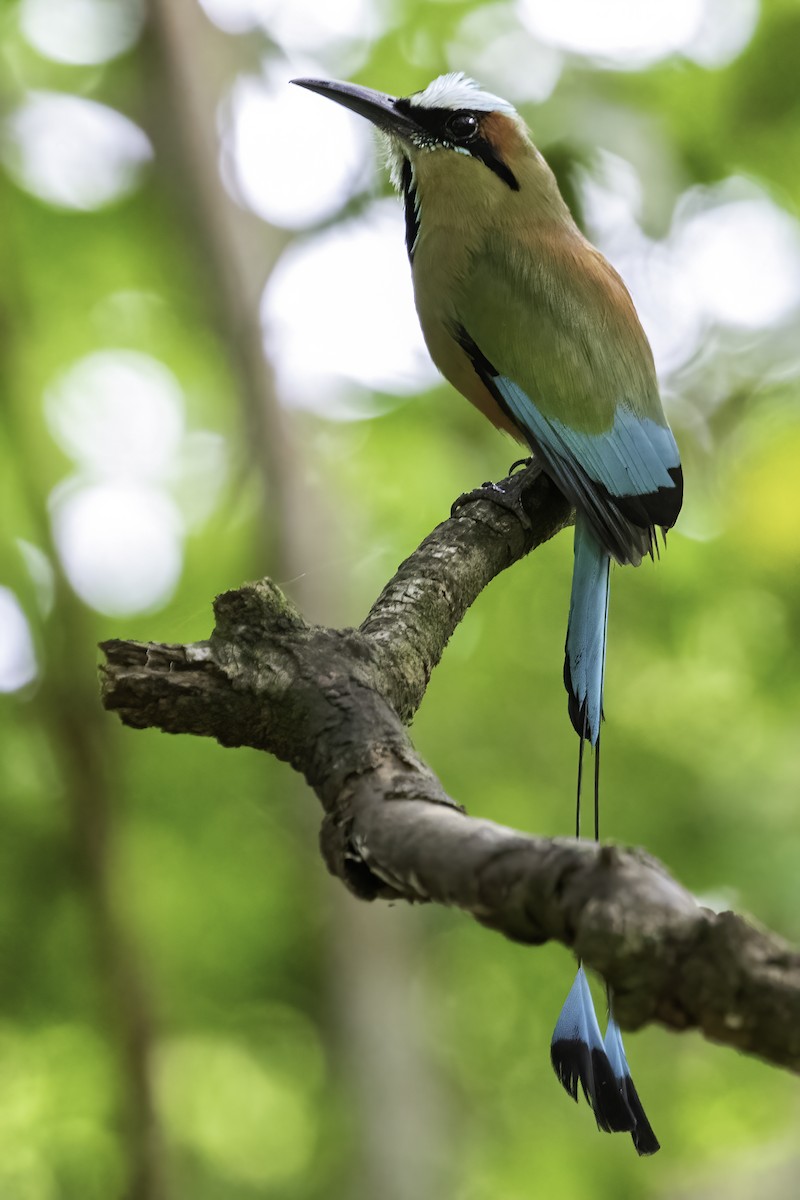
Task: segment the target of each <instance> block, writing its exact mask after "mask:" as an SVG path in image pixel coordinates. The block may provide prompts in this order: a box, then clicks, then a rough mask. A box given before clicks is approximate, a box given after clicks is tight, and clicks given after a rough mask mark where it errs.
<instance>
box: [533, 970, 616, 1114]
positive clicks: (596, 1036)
mask: <svg viewBox="0 0 800 1200" xmlns="http://www.w3.org/2000/svg"><path fill="white" fill-rule="evenodd" d="M550 1061H551V1062H552V1064H553V1070H554V1071H555V1073H556V1075H557V1076H558V1078H559V1080H560V1082H561V1085H562V1086H563V1087H564V1089H565V1090H566V1091H567V1092H568V1093H569V1095H570V1096H572V1098H573V1100H577V1099H578V1084H579V1083H580V1085H581V1087H582V1089H583V1094H584V1096H585V1097H586V1102H587V1104H588V1105H589V1107H590V1108H591V1109H592V1111H593V1113H594V1116H595V1120H596V1121H597V1128H598V1129H600V1130H602V1131H603V1132H604V1133H630V1134H632V1135H633V1134H634V1133H635V1130H636V1120H635V1117H634V1114H633V1112H632V1111H631V1109H630V1108H629V1107H628V1103H627V1101H626V1099H625V1095H624V1093H623V1092H622V1090H621V1088H620V1087H619V1085H618V1083H617V1078H616V1074H615V1071H614V1068H613V1066H612V1064H611V1062H610V1060H609V1057H608V1055H607V1053H606V1049H605V1047H604V1045H603V1036H602V1034H601V1033H600V1026H599V1024H598V1021H597V1014H596V1012H595V1009H594V1003H593V1001H592V994H591V992H590V991H589V981H588V980H587V978H586V973H585V971H584V969H583V967H582V966H581V967H579V968H578V973H577V975H576V976H575V982H574V983H573V985H572V987H571V988H570V991H569V995H568V996H567V998H566V1000H565V1002H564V1007H563V1008H562V1010H561V1015H560V1016H559V1018H558V1021H557V1022H556V1027H555V1029H554V1031H553V1039H552V1042H551V1043H550Z"/></svg>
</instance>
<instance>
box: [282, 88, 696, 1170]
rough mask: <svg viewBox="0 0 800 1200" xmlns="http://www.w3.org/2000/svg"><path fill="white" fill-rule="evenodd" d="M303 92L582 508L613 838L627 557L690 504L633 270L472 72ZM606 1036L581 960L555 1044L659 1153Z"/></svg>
mask: <svg viewBox="0 0 800 1200" xmlns="http://www.w3.org/2000/svg"><path fill="white" fill-rule="evenodd" d="M292 82H293V83H295V84H297V85H299V86H300V87H303V88H306V89H308V90H309V91H311V92H315V93H317V94H318V95H320V96H323V97H326V98H327V99H330V100H333V101H335V102H336V103H338V104H340V105H343V106H344V107H345V108H347V109H350V110H351V111H353V112H355V113H357V114H359V115H360V116H362V117H365V118H366V119H367V120H368V121H370V122H371V123H372V125H373V126H374V127H375V128H376V129H377V130H378V133H379V135H380V138H381V140H382V142H383V144H384V149H385V154H386V160H387V164H388V167H389V172H390V176H391V180H392V183H393V184H394V186H395V188H396V189H397V190H398V192H399V193H400V196H401V198H402V201H403V205H404V212H405V242H406V249H407V252H408V258H409V261H410V264H411V273H412V276H413V284H414V299H415V304H416V308H417V313H418V316H419V321H420V325H421V327H422V332H423V335H424V338H425V342H426V344H427V347H428V350H429V352H430V355H431V358H432V359H433V361H434V363H435V364H436V366H437V367H438V368H439V370H440V371H441V372H442V374H443V375H444V376H445V378H446V379H447V380H448V381H449V382H450V383H451V384H452V385H453V386H454V387H455V388H456V390H457V391H459V392H460V393H461V394H462V395H463V396H465V397H466V399H467V400H469V401H470V402H471V403H472V404H473V405H474V406H475V407H476V408H477V409H478V410H479V411H480V412H481V413H483V414H484V415H485V416H486V417H488V419H489V420H490V421H491V422H492V424H493V425H495V426H496V427H497V428H499V429H500V430H503V431H505V432H506V433H509V434H511V435H512V436H513V437H514V438H516V439H517V440H518V441H520V442H522V443H523V444H525V445H526V446H527V447H528V449H529V450H530V452H531V455H532V457H533V459H534V460H535V462H536V463H538V464H539V466H540V467H541V468H542V469H543V470H544V472H545V473H546V474H547V475H548V476H549V478H550V479H551V481H552V482H553V484H554V485H555V486H556V488H557V489H558V490H559V491H560V492H561V493H562V494H563V495H564V497H566V499H567V500H568V502H569V503H570V504H571V506H572V507H573V509H574V512H575V533H574V563H573V574H572V586H571V593H570V604H569V616H568V621H567V634H566V643H565V655H564V683H565V686H566V690H567V696H568V713H569V718H570V720H571V723H572V726H573V728H574V730H575V732H576V733H577V735H578V738H579V751H578V787H577V805H576V810H577V811H576V834H577V836H580V832H581V830H580V796H581V775H582V769H583V755H584V747H585V746H586V745H587V744H588V746H589V747H590V748H591V751H592V752H593V753H594V800H595V812H594V817H595V819H594V836H595V839H596V840H599V768H600V728H601V721H602V720H603V718H604V713H603V684H604V673H605V661H606V641H607V627H608V604H609V583H610V567H611V563H612V561H613V562H616V563H618V564H620V565H622V566H626V565H630V566H638V565H639V564H640V563H641V561H642V559H643V558H644V557H645V556H650V557H651V558H654V557H656V556H657V555H658V553H659V543H658V532H659V530H660V531H661V533H662V541H663V543H664V544H666V534H667V530H669V529H671V528H672V526H673V525H674V524H675V522H676V520H677V517H678V514H679V512H680V509H681V504H682V500H683V475H682V470H681V462H680V455H679V452H678V447H677V444H676V442H675V438H674V436H673V434H672V431H671V429H670V427H669V424H668V422H667V419H666V416H665V415H664V410H663V408H662V404H661V399H660V394H659V387H658V382H657V377H656V369H655V364H654V360H653V354H652V351H651V348H650V345H649V342H648V340H647V337H646V335H645V332H644V330H643V328H642V325H641V323H640V321H639V318H638V315H637V313H636V309H635V307H634V304H633V300H632V299H631V296H630V294H629V292H628V290H627V288H626V286H625V284H624V283H623V281H622V279H621V278H620V276H619V275H618V274H617V272H616V271H615V270H614V268H613V267H612V266H611V264H610V263H609V262H608V261H607V260H606V259H605V258H604V256H603V255H602V254H601V253H600V251H599V250H597V249H596V248H595V247H594V246H593V245H592V244H591V243H590V242H589V241H588V240H587V238H586V237H585V236H584V234H583V233H582V232H581V230H580V229H579V228H578V225H577V224H576V222H575V220H574V219H573V217H572V214H571V212H570V210H569V208H568V206H567V204H566V202H565V200H564V199H563V197H562V195H561V192H560V191H559V188H558V184H557V182H556V178H555V176H554V174H553V172H552V170H551V169H550V167H549V166H548V164H547V162H546V161H545V159H544V157H543V156H542V154H541V153H540V152H539V150H538V149H537V148H536V146H535V144H534V142H533V139H532V137H531V134H530V132H529V130H528V127H527V125H526V123H525V121H524V120H523V118H522V117H521V116H520V114H519V113H518V112H517V111H516V109H515V108H514V107H513V105H511V104H510V103H509V102H508V101H506V100H503V99H502V98H501V97H499V96H496V95H493V94H492V93H490V92H488V91H485V90H484V89H483V88H482V87H481V86H480V85H479V84H478V83H476V82H475V81H474V80H473V79H470V78H469V77H467V76H466V75H465V74H463V73H461V72H451V73H449V74H445V75H441V76H439V77H438V78H436V79H434V80H433V82H432V83H430V84H428V86H427V87H425V88H424V89H423V90H421V91H418V92H415V93H414V94H412V95H409V96H400V97H396V96H391V95H388V94H386V93H384V92H379V91H375V90H373V89H371V88H366V87H363V86H361V85H357V84H353V83H346V82H340V81H337V80H325V79H295V80H293V81H292ZM607 1002H608V1025H607V1031H606V1034H605V1037H603V1035H602V1034H601V1030H600V1026H599V1022H598V1019H597V1014H596V1010H595V1007H594V1003H593V1001H592V996H591V991H590V987H589V982H588V979H587V976H586V973H585V970H584V967H583V964H582V963H581V962H579V965H578V972H577V975H576V977H575V982H574V983H573V985H572V987H571V989H570V991H569V993H568V996H567V999H566V1001H565V1003H564V1007H563V1009H562V1011H561V1014H560V1016H559V1018H558V1022H557V1024H556V1027H555V1031H554V1034H553V1038H552V1041H551V1047H550V1057H551V1062H552V1065H553V1068H554V1070H555V1072H556V1075H557V1077H558V1078H559V1080H560V1082H561V1083H562V1085H563V1086H564V1088H565V1089H566V1091H567V1092H568V1093H569V1095H570V1096H572V1098H573V1099H574V1100H577V1099H578V1085H579V1084H580V1086H581V1089H582V1090H583V1093H584V1096H585V1098H586V1101H587V1103H588V1104H589V1105H590V1107H591V1108H592V1110H593V1113H594V1117H595V1120H596V1122H597V1126H598V1128H599V1129H600V1130H602V1131H604V1132H626V1133H629V1134H630V1135H631V1138H632V1140H633V1144H634V1147H635V1148H636V1150H637V1152H638V1153H639V1154H640V1155H647V1154H653V1153H655V1152H656V1151H657V1150H658V1149H659V1148H660V1147H659V1142H658V1139H657V1138H656V1136H655V1134H654V1132H653V1129H652V1126H651V1125H650V1122H649V1120H648V1118H647V1116H646V1114H645V1111H644V1108H643V1106H642V1103H641V1101H640V1099H639V1097H638V1094H637V1092H636V1088H635V1087H634V1084H633V1080H632V1078H631V1073H630V1068H629V1066H628V1062H627V1058H626V1056H625V1050H624V1047H623V1043H622V1035H621V1032H620V1028H619V1025H618V1024H617V1021H616V1019H615V1017H614V1013H613V995H612V994H611V992H610V990H609V989H607Z"/></svg>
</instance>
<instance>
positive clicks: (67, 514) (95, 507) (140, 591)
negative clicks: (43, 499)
mask: <svg viewBox="0 0 800 1200" xmlns="http://www.w3.org/2000/svg"><path fill="white" fill-rule="evenodd" d="M52 507H53V530H54V535H55V540H56V545H57V547H58V552H59V554H60V556H61V561H62V562H63V564H64V570H65V572H66V574H67V577H68V579H69V581H70V583H71V585H72V587H73V588H74V589H75V591H76V592H77V593H78V595H79V596H80V597H81V599H82V600H84V601H85V602H86V603H87V604H89V605H91V607H92V608H95V609H97V610H98V611H99V612H102V613H106V614H108V615H109V616H122V615H125V614H128V613H135V612H142V611H145V610H147V609H153V608H156V607H159V606H160V605H162V604H166V602H167V601H168V600H169V599H170V597H171V595H172V593H173V591H174V590H175V587H176V585H177V583H178V579H179V578H180V573H181V567H182V564H183V541H182V532H183V523H182V520H181V517H180V513H179V512H178V509H177V507H176V505H175V503H174V501H173V500H172V499H171V498H170V497H169V496H168V495H167V494H166V493H165V492H163V491H162V490H161V489H160V488H154V487H147V486H144V485H141V484H139V485H137V484H133V483H127V484H113V483H101V484H95V485H91V484H83V483H81V482H76V481H75V480H69V481H68V482H67V485H66V486H62V487H61V488H59V489H57V490H56V492H55V493H54V495H53V499H52Z"/></svg>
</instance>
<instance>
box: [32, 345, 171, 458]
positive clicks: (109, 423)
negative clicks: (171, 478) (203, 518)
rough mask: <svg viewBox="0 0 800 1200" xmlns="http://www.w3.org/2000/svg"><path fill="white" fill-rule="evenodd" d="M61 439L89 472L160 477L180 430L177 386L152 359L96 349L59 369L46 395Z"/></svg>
mask: <svg viewBox="0 0 800 1200" xmlns="http://www.w3.org/2000/svg"><path fill="white" fill-rule="evenodd" d="M45 413H46V416H47V422H48V425H49V426H50V429H51V431H52V433H53V436H54V437H55V438H56V440H57V442H58V443H59V445H60V446H61V447H62V449H63V450H65V451H66V453H67V454H69V455H70V456H71V457H72V458H73V459H75V461H76V462H78V463H80V464H81V465H82V466H83V467H86V468H88V469H89V470H90V471H92V472H93V473H95V474H105V475H113V476H115V477H117V478H119V477H120V476H123V477H129V478H137V479H148V478H149V479H158V478H163V477H164V476H166V475H167V474H168V473H169V471H170V469H171V467H172V464H173V462H174V460H175V457H176V455H177V453H178V451H179V448H180V445H181V441H182V439H183V434H184V399H183V393H182V391H181V388H180V384H179V383H178V381H177V379H176V378H175V376H174V375H173V374H172V372H171V371H170V370H169V369H168V368H167V367H165V366H164V364H163V363H160V362H159V361H158V360H157V359H155V358H151V357H150V356H149V355H147V354H140V353H138V352H137V351H133V350H98V351H96V352H95V353H93V354H89V355H87V356H86V357H85V358H81V359H79V360H78V361H77V362H76V363H74V364H73V365H72V366H70V367H69V368H68V369H67V370H66V371H64V372H63V373H62V374H61V375H60V376H59V377H58V378H57V379H56V380H55V381H54V382H53V383H52V384H51V385H50V387H49V388H48V389H47V392H46V395H45Z"/></svg>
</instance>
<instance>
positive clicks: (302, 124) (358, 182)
mask: <svg viewBox="0 0 800 1200" xmlns="http://www.w3.org/2000/svg"><path fill="white" fill-rule="evenodd" d="M299 73H302V72H299ZM227 113H228V127H227V130H226V133H225V136H224V143H223V154H224V158H223V166H224V174H227V175H229V180H230V182H231V184H232V189H231V190H233V191H234V193H235V194H237V193H238V196H240V197H241V199H242V200H243V201H244V203H245V204H247V205H248V207H250V208H251V209H252V210H253V211H254V212H256V213H258V215H259V216H260V217H263V218H264V220H266V221H269V222H271V223H272V224H273V225H280V226H283V227H284V228H286V229H303V228H305V227H307V226H309V225H313V224H315V223H316V222H317V221H321V220H323V219H325V218H326V217H330V216H332V215H333V214H334V213H335V212H337V211H338V210H339V209H340V208H341V207H342V205H343V204H344V203H345V201H346V200H347V199H348V197H349V196H351V195H352V194H353V192H355V191H356V190H357V189H358V188H360V187H363V186H365V185H366V183H367V180H368V178H369V176H370V172H371V168H372V162H373V158H374V154H373V152H372V135H371V133H370V128H369V126H368V124H367V122H366V121H364V120H359V118H358V117H355V116H354V115H353V114H352V113H348V112H347V111H346V110H345V109H343V108H340V107H339V106H338V105H336V104H331V103H330V102H329V101H325V100H323V99H322V98H321V97H319V96H314V95H312V94H311V93H310V92H307V91H304V90H303V89H302V88H299V87H292V86H291V85H290V84H289V83H288V82H286V83H284V85H283V86H282V87H281V88H279V89H275V90H273V89H271V88H270V87H269V86H268V85H267V84H266V83H264V82H263V81H262V80H260V79H257V78H255V77H253V76H250V77H245V78H241V79H240V80H239V81H238V82H237V83H236V84H235V85H234V87H233V89H232V91H231V94H230V99H229V103H228V107H227Z"/></svg>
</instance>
